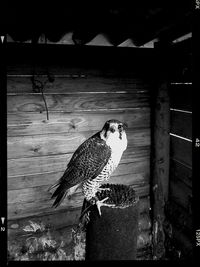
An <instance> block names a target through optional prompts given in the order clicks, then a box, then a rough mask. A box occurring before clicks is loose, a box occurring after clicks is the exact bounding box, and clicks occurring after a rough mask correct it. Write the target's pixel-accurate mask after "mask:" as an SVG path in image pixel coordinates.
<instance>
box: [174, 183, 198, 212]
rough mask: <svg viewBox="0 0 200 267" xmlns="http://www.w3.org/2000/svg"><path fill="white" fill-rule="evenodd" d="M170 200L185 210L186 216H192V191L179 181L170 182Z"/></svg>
mask: <svg viewBox="0 0 200 267" xmlns="http://www.w3.org/2000/svg"><path fill="white" fill-rule="evenodd" d="M169 191H170V199H171V200H172V201H174V202H175V203H177V204H178V205H180V206H181V207H182V208H184V209H185V210H186V212H187V213H188V216H191V215H192V195H193V194H192V190H191V188H189V187H188V186H187V185H185V184H184V183H182V182H180V181H176V182H175V181H170V184H169Z"/></svg>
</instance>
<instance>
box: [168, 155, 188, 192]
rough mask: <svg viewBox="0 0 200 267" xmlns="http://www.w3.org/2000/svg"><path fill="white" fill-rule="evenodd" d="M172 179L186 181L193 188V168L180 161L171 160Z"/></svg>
mask: <svg viewBox="0 0 200 267" xmlns="http://www.w3.org/2000/svg"><path fill="white" fill-rule="evenodd" d="M170 179H171V180H172V181H181V182H183V183H185V184H186V185H187V186H188V187H189V188H192V168H188V167H187V166H185V165H183V164H181V163H180V162H177V161H175V160H171V161H170Z"/></svg>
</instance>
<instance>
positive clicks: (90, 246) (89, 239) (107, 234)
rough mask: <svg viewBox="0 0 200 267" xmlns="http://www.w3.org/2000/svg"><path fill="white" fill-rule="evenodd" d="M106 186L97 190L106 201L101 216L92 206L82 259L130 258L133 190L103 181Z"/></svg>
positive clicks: (134, 248) (135, 205) (132, 251)
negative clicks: (106, 198) (110, 205)
mask: <svg viewBox="0 0 200 267" xmlns="http://www.w3.org/2000/svg"><path fill="white" fill-rule="evenodd" d="M102 187H106V188H110V189H111V190H109V191H108V190H105V191H102V192H101V193H98V198H99V199H100V200H101V199H104V198H105V197H109V198H108V200H106V203H107V204H115V207H114V208H113V207H108V206H103V207H102V208H101V212H102V214H101V217H100V216H99V213H98V211H97V208H96V205H95V206H93V207H92V210H91V213H90V219H89V223H88V224H87V228H86V260H134V259H135V258H136V251H137V236H138V215H139V213H138V203H139V201H138V197H137V196H136V194H135V191H134V190H133V189H132V188H131V187H129V186H125V185H114V184H107V185H103V186H102Z"/></svg>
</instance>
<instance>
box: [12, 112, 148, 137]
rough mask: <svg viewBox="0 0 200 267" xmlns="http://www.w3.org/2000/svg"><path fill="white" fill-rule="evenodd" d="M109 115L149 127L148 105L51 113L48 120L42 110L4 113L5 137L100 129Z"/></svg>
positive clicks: (139, 125) (129, 124)
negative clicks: (134, 107)
mask: <svg viewBox="0 0 200 267" xmlns="http://www.w3.org/2000/svg"><path fill="white" fill-rule="evenodd" d="M111 118H112V119H118V120H120V121H124V122H126V123H127V124H128V127H129V128H138V127H139V128H141V127H149V126H150V110H149V108H140V109H135V110H132V111H126V110H124V111H108V112H101V111H97V112H84V113H83V112H82V113H75V112H73V113H64V112H58V113H57V112H56V113H54V112H53V113H51V114H50V120H49V121H48V120H47V119H46V114H45V113H42V114H40V113H29V112H17V113H10V114H8V116H7V136H8V137H10V136H24V135H38V134H50V133H58V132H59V133H77V132H82V131H99V130H100V129H101V128H102V127H103V125H104V123H105V121H107V120H109V119H111Z"/></svg>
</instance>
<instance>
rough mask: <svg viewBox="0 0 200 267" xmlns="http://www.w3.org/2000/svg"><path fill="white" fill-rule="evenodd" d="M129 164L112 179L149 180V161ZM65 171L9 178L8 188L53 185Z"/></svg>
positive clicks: (117, 180) (129, 181) (116, 180)
mask: <svg viewBox="0 0 200 267" xmlns="http://www.w3.org/2000/svg"><path fill="white" fill-rule="evenodd" d="M135 165H136V166H134V164H131V165H130V166H127V164H121V165H120V166H119V170H118V171H116V172H115V173H114V174H113V176H111V178H110V181H111V182H115V183H124V182H126V183H127V182H128V183H133V184H138V183H139V184H141V183H146V182H149V176H150V175H149V166H148V165H149V162H148V161H146V162H144V163H139V164H138V163H136V164H135ZM62 175H63V172H50V173H42V174H32V175H21V176H14V177H9V178H8V190H9V191H10V190H16V189H23V188H34V187H37V186H43V185H49V186H50V185H51V184H53V183H55V181H57V180H58V179H59V178H60V177H61V176H62Z"/></svg>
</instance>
